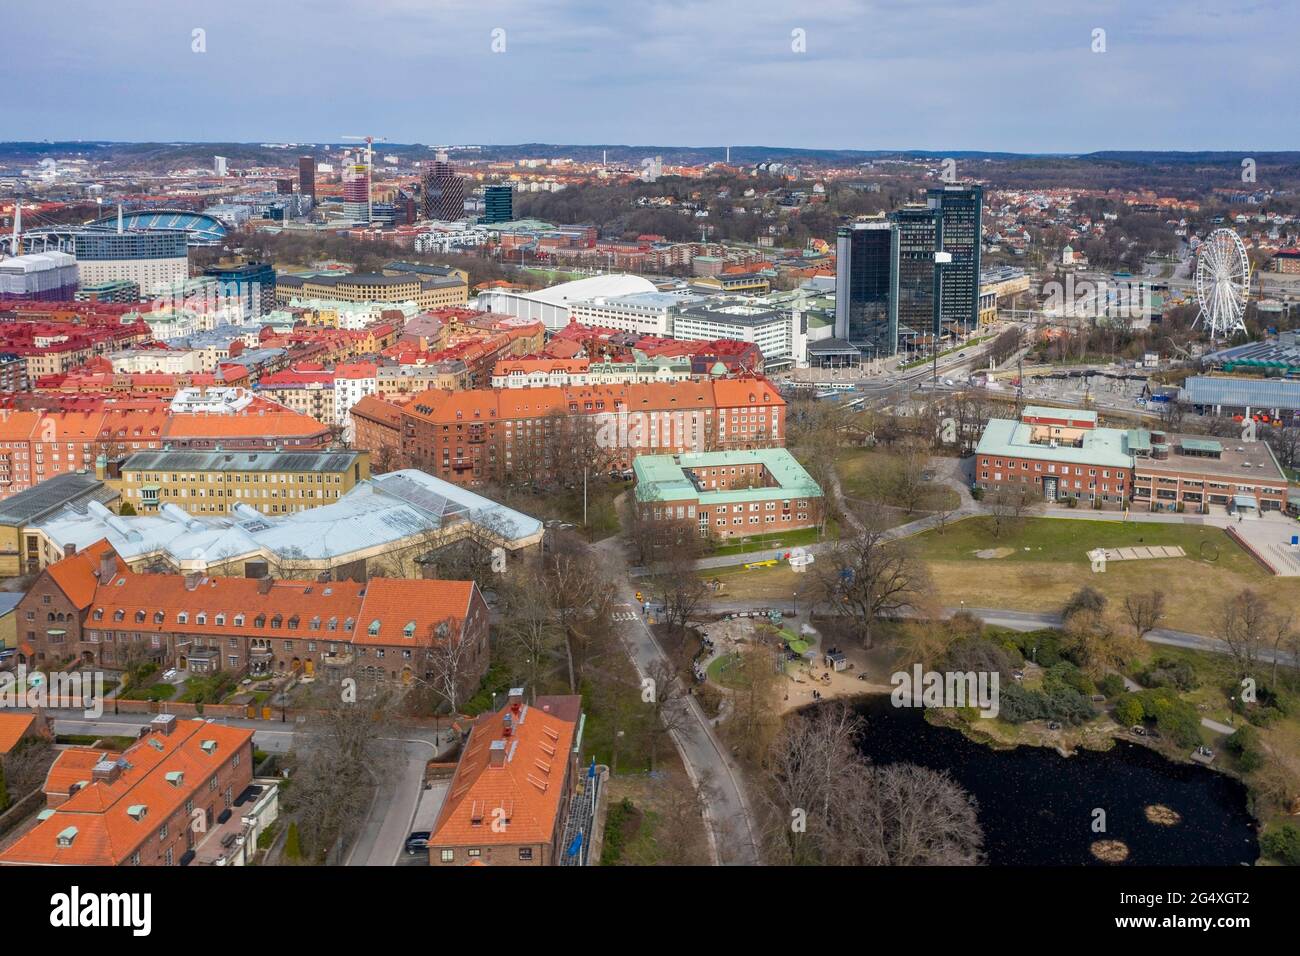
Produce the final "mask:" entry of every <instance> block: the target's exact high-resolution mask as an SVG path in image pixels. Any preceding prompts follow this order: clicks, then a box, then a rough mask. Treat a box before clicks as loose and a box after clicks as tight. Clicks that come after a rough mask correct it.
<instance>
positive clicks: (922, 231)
mask: <svg viewBox="0 0 1300 956" xmlns="http://www.w3.org/2000/svg"><path fill="white" fill-rule="evenodd" d="M889 220H890V222H892V223H894V225H895V226H897V227H898V337H899V340H900V342H901V343H902V344H903V345H904V346H912V347H917V346H918V345H920V344H921V343H924V342H926V341H927V340H928V342H929V343H930V345H933V344H934V343H935V342H937V341H938V340H939V335H940V333H941V329H940V323H939V302H938V300H937V298H936V296H935V294H934V254H935V253H936V252H938V251H939V250H940V248H941V243H942V241H943V240H942V236H943V220H942V218H941V217H940V215H939V210H937V209H931V208H930V207H929V206H927V205H919V204H911V205H907V206H904V207H903V208H902V209H898V210H895V211H894V212H892V213H890V214H889Z"/></svg>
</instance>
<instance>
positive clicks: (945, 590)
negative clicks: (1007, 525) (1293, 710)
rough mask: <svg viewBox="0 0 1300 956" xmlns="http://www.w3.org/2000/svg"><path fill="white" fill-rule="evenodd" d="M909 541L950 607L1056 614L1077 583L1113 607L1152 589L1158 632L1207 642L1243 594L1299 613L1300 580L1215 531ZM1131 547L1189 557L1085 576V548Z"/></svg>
mask: <svg viewBox="0 0 1300 956" xmlns="http://www.w3.org/2000/svg"><path fill="white" fill-rule="evenodd" d="M912 541H913V543H914V544H915V546H916V548H917V549H918V552H919V554H920V556H921V557H922V558H923V559H924V560H925V561H926V563H927V564H928V565H929V566H930V570H931V573H932V575H933V576H934V582H935V593H936V596H937V597H938V599H939V600H940V601H941V602H942V603H943V604H946V605H949V606H956V605H959V604H961V603H963V602H964V603H965V604H967V605H970V606H972V607H1003V608H1015V609H1018V610H1023V611H1057V610H1060V608H1061V606H1062V605H1064V603H1065V602H1066V600H1067V599H1068V598H1069V597H1070V595H1071V594H1073V593H1074V592H1075V591H1076V590H1078V588H1079V587H1081V586H1082V585H1084V584H1088V585H1091V586H1092V587H1095V588H1096V589H1097V590H1099V591H1101V592H1102V593H1103V594H1105V595H1106V596H1107V597H1108V598H1110V599H1111V601H1112V603H1116V604H1118V603H1120V602H1122V601H1123V600H1124V597H1125V596H1126V595H1128V594H1133V593H1137V592H1144V591H1149V590H1151V589H1152V588H1159V589H1160V590H1163V591H1164V592H1165V595H1166V597H1167V600H1168V609H1169V610H1168V617H1167V619H1166V620H1165V622H1164V626H1166V627H1172V628H1176V629H1179V630H1186V631H1192V632H1195V633H1205V632H1207V631H1208V630H1209V629H1210V627H1209V622H1211V621H1212V620H1213V619H1214V615H1215V614H1216V613H1217V611H1218V609H1219V608H1220V607H1221V606H1222V602H1223V598H1224V597H1225V596H1227V595H1231V594H1235V593H1236V592H1238V591H1240V590H1242V589H1243V588H1248V587H1249V588H1254V589H1255V590H1257V591H1259V592H1260V593H1261V594H1263V595H1265V596H1266V597H1268V598H1269V599H1270V600H1273V601H1274V602H1276V603H1278V604H1279V605H1282V604H1289V606H1296V605H1300V578H1279V577H1274V576H1273V575H1270V574H1268V573H1267V572H1266V571H1264V570H1263V569H1262V568H1260V567H1259V565H1258V564H1256V563H1255V561H1254V560H1253V559H1252V558H1251V557H1250V556H1249V555H1248V554H1246V553H1245V552H1244V551H1242V550H1241V548H1239V547H1238V546H1237V545H1236V544H1235V543H1234V542H1233V541H1232V539H1231V538H1229V537H1228V536H1227V534H1225V533H1224V532H1223V530H1222V529H1220V528H1210V527H1199V526H1195V525H1178V524H1155V523H1141V522H1126V523H1122V522H1117V521H1088V520H1074V519H1062V518H1030V519H1026V520H1025V521H1024V522H1023V523H1022V526H1021V528H1020V529H1019V530H1018V531H1017V532H1016V533H1015V534H1007V533H1004V534H1003V535H1002V536H1001V537H999V538H995V537H994V536H993V532H992V524H991V519H988V518H983V517H981V518H968V519H966V520H965V521H961V522H958V523H956V524H953V525H950V526H949V527H948V528H947V529H946V530H945V532H944V533H943V534H939V533H938V532H936V531H928V532H926V533H925V534H921V535H917V536H916V537H915V538H913V539H912ZM1134 545H1176V546H1180V547H1182V549H1183V551H1184V552H1186V554H1187V557H1185V558H1169V559H1160V560H1142V561H1111V562H1109V563H1108V564H1107V566H1106V570H1105V572H1104V573H1101V574H1092V573H1090V572H1089V571H1088V566H1089V562H1088V558H1087V552H1088V551H1089V550H1090V549H1092V548H1116V547H1126V546H1134ZM994 548H1008V549H1012V550H1011V552H1010V553H1009V554H1007V555H1006V556H1005V557H1001V558H990V559H980V558H977V557H976V556H975V552H976V551H979V550H982V549H994Z"/></svg>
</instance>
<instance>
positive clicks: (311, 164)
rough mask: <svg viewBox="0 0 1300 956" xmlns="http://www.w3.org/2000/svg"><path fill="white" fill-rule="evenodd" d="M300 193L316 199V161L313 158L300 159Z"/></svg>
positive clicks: (304, 157) (303, 157) (300, 157)
mask: <svg viewBox="0 0 1300 956" xmlns="http://www.w3.org/2000/svg"><path fill="white" fill-rule="evenodd" d="M298 192H299V193H301V194H302V195H304V196H310V197H311V198H312V199H315V198H316V159H315V157H312V156H299V157H298Z"/></svg>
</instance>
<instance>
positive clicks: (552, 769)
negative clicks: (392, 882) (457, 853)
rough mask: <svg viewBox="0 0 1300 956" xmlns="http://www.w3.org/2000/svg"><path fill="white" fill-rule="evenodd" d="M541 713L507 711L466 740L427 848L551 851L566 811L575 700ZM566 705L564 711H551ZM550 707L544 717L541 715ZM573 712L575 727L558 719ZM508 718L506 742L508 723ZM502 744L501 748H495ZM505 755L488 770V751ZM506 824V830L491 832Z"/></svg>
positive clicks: (484, 721)
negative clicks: (546, 846) (546, 847)
mask: <svg viewBox="0 0 1300 956" xmlns="http://www.w3.org/2000/svg"><path fill="white" fill-rule="evenodd" d="M537 703H538V705H539V706H533V707H530V706H528V705H527V704H520V705H511V704H507V705H506V706H505V707H503V708H502V709H501V710H500V711H497V712H496V713H492V714H485V715H483V716H482V717H480V718H479V719H478V721H477V722H476V723H475V725H474V729H473V730H472V731H471V732H470V736H469V741H468V742H467V743H466V745H465V752H464V753H463V754H462V755H461V758H460V763H459V764H457V766H456V773H455V774H454V775H453V776H452V778H451V784H450V785H449V786H448V788H447V798H446V800H445V801H444V802H443V805H442V809H441V810H440V811H439V813H438V821H437V823H436V824H435V825H434V827H433V834H432V836H431V837H430V838H429V844H430V846H464V845H466V844H468V845H473V846H483V845H491V844H495V843H503V844H515V843H549V842H550V841H551V839H552V837H553V836H554V833H555V826H556V817H557V816H558V815H559V814H560V813H561V812H562V811H563V810H564V809H566V808H565V807H563V806H561V797H562V796H563V793H564V783H565V774H566V772H567V770H568V763H569V758H570V751H571V750H572V749H573V743H574V737H575V735H576V733H577V719H576V711H577V710H578V708H579V707H580V706H581V699H580V698H577V697H560V698H539V699H538V702H537ZM556 705H563V706H556ZM544 706H545V707H550V712H547V711H546V710H544V709H543V707H544ZM561 710H569V711H573V712H575V713H574V715H573V719H569V717H568V715H567V714H565V715H563V716H562V715H561V713H559V712H557V711H561ZM507 714H509V715H510V716H511V730H510V733H509V735H507V734H506V724H505V717H506V715H507ZM498 742H499V743H498ZM494 743H498V746H497V747H496V748H495V749H496V750H497V752H498V753H501V752H502V750H504V754H503V755H502V766H500V767H493V766H492V765H491V764H492V752H493V749H494V748H493V744H494ZM502 811H504V814H505V816H504V819H505V821H506V825H505V828H504V830H497V829H494V828H493V822H494V820H498V819H502V816H501V814H502ZM494 814H495V816H494Z"/></svg>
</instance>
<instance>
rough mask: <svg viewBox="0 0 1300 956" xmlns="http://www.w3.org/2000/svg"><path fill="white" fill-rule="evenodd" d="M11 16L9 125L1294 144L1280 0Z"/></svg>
mask: <svg viewBox="0 0 1300 956" xmlns="http://www.w3.org/2000/svg"><path fill="white" fill-rule="evenodd" d="M2 16H3V19H4V26H5V28H6V30H5V32H6V34H7V35H8V40H7V42H6V47H7V51H8V52H9V53H10V54H11V57H10V59H11V62H10V63H9V64H8V67H9V68H8V70H7V71H6V75H7V76H9V77H10V83H11V86H10V91H11V92H12V93H14V94H16V95H14V96H13V97H11V99H10V101H9V103H10V105H11V106H12V109H9V110H7V113H8V115H7V116H6V117H5V122H4V129H3V134H2V135H3V136H4V138H7V139H18V138H60V139H65V138H82V139H90V138H113V139H166V140H172V139H197V140H215V141H220V140H232V139H233V140H253V141H257V140H267V139H278V140H308V141H311V140H328V139H333V138H336V137H338V136H340V135H342V134H344V133H354V132H373V133H375V134H377V135H385V136H387V137H388V138H389V139H390V140H392V141H420V142H431V141H437V142H490V143H511V142H527V141H535V140H542V141H547V142H560V143H563V142H575V143H577V142H634V143H646V144H652V143H657V144H666V145H668V144H677V143H699V144H720V143H727V142H732V143H739V142H750V143H755V142H761V143H770V144H774V145H798V146H826V147H859V148H903V147H910V146H920V147H926V148H933V149H944V148H946V149H1007V150H1024V151H1067V152H1069V151H1084V150H1092V149H1106V148H1122V147H1125V146H1144V147H1168V148H1179V147H1184V148H1205V147H1222V148H1231V147H1234V146H1239V147H1245V146H1250V147H1254V148H1294V147H1296V146H1297V145H1300V144H1297V143H1296V141H1295V138H1296V130H1295V124H1292V123H1285V124H1284V123H1280V122H1279V121H1278V119H1277V117H1276V112H1277V110H1276V106H1277V103H1278V98H1277V91H1278V88H1279V87H1280V86H1281V85H1282V84H1283V83H1284V82H1285V81H1286V80H1287V78H1288V77H1289V72H1288V71H1287V67H1289V66H1290V65H1291V64H1292V63H1293V62H1294V53H1293V50H1292V49H1291V46H1290V42H1289V41H1290V38H1292V37H1294V36H1296V35H1297V32H1298V31H1297V27H1298V26H1300V12H1297V10H1295V9H1294V8H1293V7H1292V5H1290V4H1288V3H1284V2H1251V0H1235V2H1234V0H1218V2H1204V0H1147V2H1144V3H1141V4H1135V3H1132V2H1129V0H1083V2H1072V3H1070V4H1068V5H1066V4H1053V3H1039V2H1033V0H985V2H971V0H875V2H870V0H822V2H819V3H817V4H810V5H808V6H807V8H806V9H799V8H798V7H796V5H794V4H790V3H785V2H774V0H641V2H635V3H609V2H594V0H529V2H524V0H364V2H359V0H258V2H252V0H225V2H223V3H221V4H213V3H210V2H207V0H176V2H171V3H162V2H158V0H113V2H112V3H105V2H103V0H44V2H43V3H41V4H15V5H10V7H9V9H6V11H5V13H4V14H3V15H2ZM195 28H202V29H203V30H205V31H206V40H207V52H206V53H203V54H196V53H193V52H192V51H191V31H192V30H193V29H195ZM495 29H501V30H504V31H505V34H504V36H505V44H506V49H505V52H503V53H496V52H493V47H492V36H493V34H492V31H493V30H495ZM796 29H798V30H801V31H803V34H802V35H803V36H804V37H806V52H795V51H794V50H793V49H792V45H791V31H793V30H796ZM1094 29H1104V30H1105V31H1106V47H1107V49H1106V52H1105V53H1094V52H1092V49H1091V44H1092V36H1093V30H1094ZM344 127H346V129H345V128H344ZM362 127H364V129H362Z"/></svg>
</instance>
